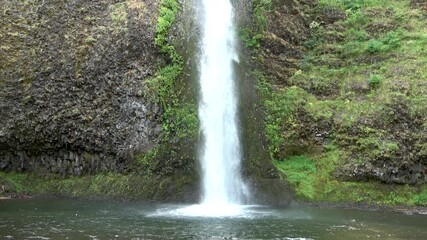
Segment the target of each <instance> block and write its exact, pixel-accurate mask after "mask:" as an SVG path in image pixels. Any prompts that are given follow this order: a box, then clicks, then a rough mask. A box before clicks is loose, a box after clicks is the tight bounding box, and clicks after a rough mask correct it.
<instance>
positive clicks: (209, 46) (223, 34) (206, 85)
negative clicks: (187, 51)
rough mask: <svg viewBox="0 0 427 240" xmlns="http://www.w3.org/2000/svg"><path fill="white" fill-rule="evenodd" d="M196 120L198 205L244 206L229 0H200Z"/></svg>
mask: <svg viewBox="0 0 427 240" xmlns="http://www.w3.org/2000/svg"><path fill="white" fill-rule="evenodd" d="M202 4H203V14H202V15H203V19H202V24H201V25H202V31H203V38H202V41H201V52H202V56H201V58H200V86H201V97H200V102H199V112H198V114H199V119H200V123H201V130H202V134H203V137H202V138H203V142H202V144H201V146H200V152H201V153H200V163H201V166H202V179H203V180H202V184H203V192H202V194H203V196H202V200H201V204H202V205H217V206H221V205H230V204H242V203H244V200H245V198H246V197H247V195H248V190H247V188H246V186H245V184H244V182H243V181H242V177H241V174H240V168H241V152H240V149H241V147H240V141H239V129H238V120H237V104H238V99H237V95H238V94H237V92H236V83H235V79H234V76H233V75H234V73H233V65H234V64H235V63H237V62H238V61H239V60H238V54H237V52H236V33H235V27H234V24H233V8H232V5H231V3H230V0H202Z"/></svg>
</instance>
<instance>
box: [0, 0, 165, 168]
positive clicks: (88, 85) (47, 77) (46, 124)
mask: <svg viewBox="0 0 427 240" xmlns="http://www.w3.org/2000/svg"><path fill="white" fill-rule="evenodd" d="M157 8H158V1H151V0H128V1H113V0H109V1H80V0H78V1H62V0H55V1H32V2H31V3H22V2H19V1H13V0H6V1H3V2H2V7H1V11H0V14H1V20H0V21H1V24H0V25H1V27H0V39H1V40H0V41H1V42H2V46H1V49H0V52H1V53H0V54H1V56H2V57H1V59H0V61H1V62H0V81H1V82H0V109H1V111H0V159H1V160H0V161H1V164H0V170H22V171H23V170H35V168H38V167H41V166H43V167H42V168H43V171H45V170H46V171H47V170H49V169H50V171H51V172H54V173H61V174H65V175H69V174H72V175H75V174H76V175H79V174H81V173H92V172H96V171H98V170H101V169H102V170H112V171H124V170H126V167H125V166H124V164H123V162H125V161H130V160H131V159H132V158H133V153H134V152H137V151H145V150H146V149H149V148H151V146H152V145H154V144H156V143H157V142H158V139H159V136H160V134H161V125H160V124H161V123H160V120H159V119H160V117H159V116H160V114H161V109H160V107H159V106H158V105H157V103H156V102H154V101H152V100H150V99H149V98H148V96H146V95H145V93H144V81H145V80H146V79H148V78H151V77H153V76H154V75H155V71H156V64H157V62H158V60H159V55H158V52H157V49H156V47H155V45H154V37H155V26H156V21H157V13H158V11H157ZM87 154H89V155H91V157H87V156H88V155H87ZM79 159H80V160H79ZM113 159H114V160H113ZM38 161H40V162H39V163H35V162H38ZM68 161H70V162H80V163H78V164H77V165H78V166H76V165H75V164H74V163H73V164H71V163H69V164H68V163H67V162H68ZM114 161H117V164H115V163H113V162H114ZM61 162H62V163H61ZM89 162H90V163H89ZM49 164H51V166H49ZM36 165H37V166H38V167H36ZM25 166H27V167H25ZM58 167H59V168H62V169H60V170H58V169H57V168H58ZM79 168H82V169H80V170H78V169H79Z"/></svg>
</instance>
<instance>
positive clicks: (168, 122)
mask: <svg viewBox="0 0 427 240" xmlns="http://www.w3.org/2000/svg"><path fill="white" fill-rule="evenodd" d="M178 10H179V4H178V2H177V1H176V0H162V2H161V3H160V15H159V18H158V20H157V27H156V38H155V43H156V45H157V46H158V47H159V48H160V51H161V52H162V53H164V54H167V55H168V56H169V58H170V63H169V64H168V65H166V66H164V67H162V68H160V69H159V71H158V72H157V77H155V78H153V79H151V80H148V81H147V83H146V90H147V92H149V93H151V95H154V97H155V98H156V99H157V100H158V102H159V103H160V104H161V106H162V108H163V111H164V113H163V130H164V132H165V136H164V138H165V140H171V138H172V137H176V138H179V139H181V138H185V137H192V136H194V135H195V134H197V129H198V119H197V115H196V106H195V104H192V103H183V102H182V101H181V100H180V90H179V87H178V86H177V79H178V78H179V77H180V74H181V73H182V70H183V61H182V57H181V56H180V55H179V54H178V53H177V52H176V50H175V47H174V46H173V45H172V44H171V43H170V42H169V41H168V36H169V34H170V29H171V27H172V25H173V24H174V22H175V20H176V14H177V12H178Z"/></svg>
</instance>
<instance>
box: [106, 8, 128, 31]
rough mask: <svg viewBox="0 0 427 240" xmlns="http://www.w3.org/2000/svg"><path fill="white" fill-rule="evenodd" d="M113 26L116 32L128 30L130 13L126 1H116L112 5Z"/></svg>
mask: <svg viewBox="0 0 427 240" xmlns="http://www.w3.org/2000/svg"><path fill="white" fill-rule="evenodd" d="M110 18H111V22H112V23H111V26H112V28H113V32H114V33H115V34H120V33H122V32H128V30H129V29H128V28H127V25H128V14H127V4H126V2H121V3H116V4H114V5H111V6H110Z"/></svg>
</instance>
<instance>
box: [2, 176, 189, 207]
mask: <svg viewBox="0 0 427 240" xmlns="http://www.w3.org/2000/svg"><path fill="white" fill-rule="evenodd" d="M193 181H194V180H193V179H191V177H189V176H181V175H175V176H162V177H161V178H160V177H155V176H146V175H138V174H129V175H123V174H118V173H105V174H98V175H94V176H83V177H65V178H64V177H58V176H56V177H48V176H38V175H33V174H29V173H25V174H23V173H4V172H0V182H2V183H3V184H4V183H5V182H8V183H9V184H11V185H12V186H13V189H12V190H11V192H15V193H19V194H32V195H47V196H51V195H55V196H63V197H83V198H112V199H128V200H150V201H152V200H160V201H163V200H167V199H170V198H171V197H173V196H170V191H175V192H176V194H177V195H179V194H181V193H180V190H181V189H182V188H183V187H184V186H185V185H187V184H191V183H192V182H193ZM169 189H173V190H169ZM9 193H10V192H9ZM177 198H179V197H177Z"/></svg>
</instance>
